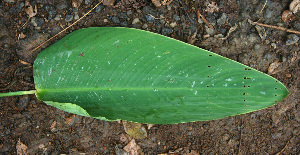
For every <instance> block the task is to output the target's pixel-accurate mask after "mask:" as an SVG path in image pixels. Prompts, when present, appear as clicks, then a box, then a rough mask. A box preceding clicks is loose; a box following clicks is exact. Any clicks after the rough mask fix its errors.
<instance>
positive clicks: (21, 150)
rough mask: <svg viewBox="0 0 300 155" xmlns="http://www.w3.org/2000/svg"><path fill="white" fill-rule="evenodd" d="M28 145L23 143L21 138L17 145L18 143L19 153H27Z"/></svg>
mask: <svg viewBox="0 0 300 155" xmlns="http://www.w3.org/2000/svg"><path fill="white" fill-rule="evenodd" d="M27 148H28V147H27V146H26V145H25V144H23V143H22V142H21V140H20V138H19V141H18V142H17V145H16V149H17V154H18V155H23V154H25V155H27V154H28V153H27Z"/></svg>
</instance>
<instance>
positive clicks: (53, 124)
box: [50, 121, 56, 131]
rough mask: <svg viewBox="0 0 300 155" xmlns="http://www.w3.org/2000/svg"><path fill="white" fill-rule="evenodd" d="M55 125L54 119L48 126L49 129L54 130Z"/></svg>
mask: <svg viewBox="0 0 300 155" xmlns="http://www.w3.org/2000/svg"><path fill="white" fill-rule="evenodd" d="M55 126H56V121H54V122H53V123H52V124H51V126H50V130H51V131H53V130H55Z"/></svg>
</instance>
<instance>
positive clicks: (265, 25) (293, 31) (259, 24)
mask: <svg viewBox="0 0 300 155" xmlns="http://www.w3.org/2000/svg"><path fill="white" fill-rule="evenodd" d="M252 23H253V24H255V25H258V26H264V27H269V28H273V29H278V30H282V31H286V32H290V33H295V34H300V32H299V31H296V30H291V29H287V28H284V27H280V26H274V25H267V24H262V23H258V22H252Z"/></svg>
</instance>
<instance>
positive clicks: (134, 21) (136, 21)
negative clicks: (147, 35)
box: [132, 18, 140, 25]
mask: <svg viewBox="0 0 300 155" xmlns="http://www.w3.org/2000/svg"><path fill="white" fill-rule="evenodd" d="M139 22H140V19H139V18H135V19H134V20H133V21H132V25H135V24H137V23H139Z"/></svg>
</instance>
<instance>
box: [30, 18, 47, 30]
mask: <svg viewBox="0 0 300 155" xmlns="http://www.w3.org/2000/svg"><path fill="white" fill-rule="evenodd" d="M44 22H45V21H44V18H39V17H32V18H31V21H30V23H31V24H32V25H33V26H34V27H35V29H38V30H39V29H41V27H42V25H43V24H44Z"/></svg>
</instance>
